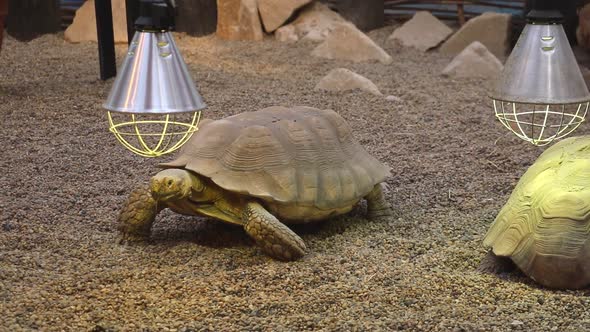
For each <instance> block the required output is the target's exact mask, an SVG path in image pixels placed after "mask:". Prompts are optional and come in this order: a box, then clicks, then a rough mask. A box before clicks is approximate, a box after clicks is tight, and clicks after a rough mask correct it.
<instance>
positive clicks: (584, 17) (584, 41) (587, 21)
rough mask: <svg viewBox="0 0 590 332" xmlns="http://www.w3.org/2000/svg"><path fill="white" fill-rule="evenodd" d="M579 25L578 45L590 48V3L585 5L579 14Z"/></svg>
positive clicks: (577, 33)
mask: <svg viewBox="0 0 590 332" xmlns="http://www.w3.org/2000/svg"><path fill="white" fill-rule="evenodd" d="M578 18H579V25H578V28H577V29H576V39H577V41H578V45H580V46H582V47H583V48H585V49H590V4H587V5H585V6H584V7H582V9H581V10H580V13H579V14H578Z"/></svg>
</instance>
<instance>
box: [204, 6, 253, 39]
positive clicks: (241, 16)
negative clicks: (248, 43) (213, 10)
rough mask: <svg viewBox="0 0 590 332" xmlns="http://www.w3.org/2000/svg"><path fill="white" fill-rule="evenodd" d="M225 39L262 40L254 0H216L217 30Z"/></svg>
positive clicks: (219, 35) (220, 36)
mask: <svg viewBox="0 0 590 332" xmlns="http://www.w3.org/2000/svg"><path fill="white" fill-rule="evenodd" d="M216 34H217V36H218V37H219V38H222V39H227V40H262V39H263V38H264V34H263V32H262V25H261V24H260V18H259V17H258V5H257V4H256V0H217V31H216Z"/></svg>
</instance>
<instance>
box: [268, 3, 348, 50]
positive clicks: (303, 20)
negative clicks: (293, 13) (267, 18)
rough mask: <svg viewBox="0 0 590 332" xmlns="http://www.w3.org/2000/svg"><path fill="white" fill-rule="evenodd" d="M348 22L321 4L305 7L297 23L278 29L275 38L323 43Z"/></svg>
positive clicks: (296, 20)
mask: <svg viewBox="0 0 590 332" xmlns="http://www.w3.org/2000/svg"><path fill="white" fill-rule="evenodd" d="M345 22H346V20H345V19H343V18H342V16H340V15H339V14H338V13H336V12H335V11H333V10H331V9H330V8H328V6H326V5H324V4H321V3H319V2H314V3H312V4H311V5H309V6H306V7H304V8H303V9H302V10H301V13H300V14H299V16H297V18H296V19H295V21H293V22H292V23H290V24H287V25H285V26H282V27H280V28H278V29H277V30H276V31H275V37H276V38H277V40H279V41H288V42H292V41H297V40H299V39H301V40H310V41H315V42H321V41H323V40H324V39H326V37H327V36H328V35H329V34H330V32H332V30H334V28H335V27H336V26H337V25H338V24H340V23H345Z"/></svg>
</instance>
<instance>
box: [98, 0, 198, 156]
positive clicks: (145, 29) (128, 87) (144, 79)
mask: <svg viewBox="0 0 590 332" xmlns="http://www.w3.org/2000/svg"><path fill="white" fill-rule="evenodd" d="M173 9H174V8H173V7H172V4H171V3H169V2H167V1H164V0H140V3H139V18H138V19H137V20H136V21H135V35H134V36H133V39H132V41H131V43H130V44H129V49H128V51H127V54H126V55H125V58H124V60H123V63H122V65H121V67H120V69H119V75H117V78H116V79H115V82H114V83H113V87H112V89H111V91H110V94H109V96H108V98H107V100H106V102H105V103H104V104H103V107H104V108H105V109H106V110H107V111H108V112H107V116H108V120H109V130H110V131H111V132H112V133H113V134H114V135H115V137H116V138H117V140H118V141H119V142H120V143H121V144H122V145H123V146H125V147H126V148H127V149H129V150H131V151H132V152H134V153H136V154H138V155H140V156H143V157H158V156H161V155H163V154H167V153H170V152H173V151H175V150H177V149H178V148H180V147H181V146H182V145H183V144H184V143H186V142H187V141H188V140H189V138H190V137H191V136H192V134H193V133H194V132H195V131H197V130H198V125H199V120H200V118H201V110H202V109H203V108H205V107H206V105H205V103H204V102H203V100H202V98H201V96H200V95H199V92H198V91H197V88H196V86H195V84H194V82H193V80H192V79H191V76H190V74H189V72H188V69H187V67H186V64H185V63H184V60H183V58H182V56H181V54H180V52H179V51H178V48H177V46H176V44H175V42H174V38H173V37H172V34H171V33H170V31H171V30H172V29H173V17H174V16H173Z"/></svg>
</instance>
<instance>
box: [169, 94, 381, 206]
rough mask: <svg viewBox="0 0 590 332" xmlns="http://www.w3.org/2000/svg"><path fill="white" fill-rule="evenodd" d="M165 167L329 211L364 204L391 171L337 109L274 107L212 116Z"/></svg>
mask: <svg viewBox="0 0 590 332" xmlns="http://www.w3.org/2000/svg"><path fill="white" fill-rule="evenodd" d="M161 166H163V167H168V168H169V167H179V168H186V169H188V170H191V171H193V172H195V173H198V174H201V175H203V176H206V177H208V178H210V179H211V180H213V182H215V183H216V184H217V185H219V186H220V187H222V188H224V189H226V190H229V191H233V192H239V193H243V194H247V195H251V196H255V197H259V198H262V199H265V200H269V201H275V202H281V203H296V204H299V205H302V206H315V207H317V208H320V209H331V208H334V207H339V206H343V205H345V204H348V203H351V204H354V202H356V201H358V199H360V198H362V197H363V196H365V195H366V194H367V193H369V192H370V191H371V190H372V189H373V187H374V186H375V185H376V184H377V183H380V182H382V181H384V179H385V178H386V177H387V176H388V175H389V168H388V167H386V166H385V165H383V164H382V163H380V162H379V161H378V160H376V159H375V158H373V157H372V156H371V155H369V154H368V153H367V151H365V149H364V148H363V147H362V146H360V144H359V143H358V142H356V140H355V139H354V138H353V136H352V132H351V129H350V127H349V125H348V124H347V123H346V121H345V120H344V119H343V118H342V117H340V116H339V115H338V114H337V113H336V112H334V111H332V110H319V109H316V108H311V107H302V106H300V107H291V108H286V107H279V106H275V107H268V108H265V109H262V110H260V111H257V112H246V113H241V114H237V115H234V116H231V117H227V118H224V119H221V120H217V121H206V122H204V123H203V125H202V126H201V127H200V128H199V131H197V132H196V133H195V134H194V135H193V137H192V138H191V139H190V140H189V142H187V143H186V145H185V146H184V147H183V149H182V151H181V153H180V156H179V157H178V158H177V159H176V160H174V161H172V162H170V163H166V164H162V165H161Z"/></svg>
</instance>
